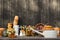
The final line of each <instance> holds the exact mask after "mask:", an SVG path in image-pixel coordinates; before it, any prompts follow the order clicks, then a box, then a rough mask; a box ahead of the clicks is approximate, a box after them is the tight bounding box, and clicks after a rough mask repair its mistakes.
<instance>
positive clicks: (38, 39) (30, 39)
mask: <svg viewBox="0 0 60 40" xmlns="http://www.w3.org/2000/svg"><path fill="white" fill-rule="evenodd" d="M0 40H60V37H58V38H44V37H26V36H25V37H17V38H8V37H1V38H0Z"/></svg>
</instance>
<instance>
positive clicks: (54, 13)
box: [0, 0, 60, 27]
mask: <svg viewBox="0 0 60 40" xmlns="http://www.w3.org/2000/svg"><path fill="white" fill-rule="evenodd" d="M15 15H18V16H19V17H21V22H20V24H21V25H29V24H30V25H35V24H37V23H44V24H46V23H49V24H51V25H53V26H58V27H60V0H0V25H1V26H2V27H6V26H7V23H8V22H13V18H14V16H15Z"/></svg>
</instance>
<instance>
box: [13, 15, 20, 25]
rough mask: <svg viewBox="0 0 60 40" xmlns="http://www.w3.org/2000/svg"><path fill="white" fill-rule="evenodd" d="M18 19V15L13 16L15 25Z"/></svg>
mask: <svg viewBox="0 0 60 40" xmlns="http://www.w3.org/2000/svg"><path fill="white" fill-rule="evenodd" d="M18 20H19V17H18V16H15V17H14V22H13V25H17V24H18Z"/></svg>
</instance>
